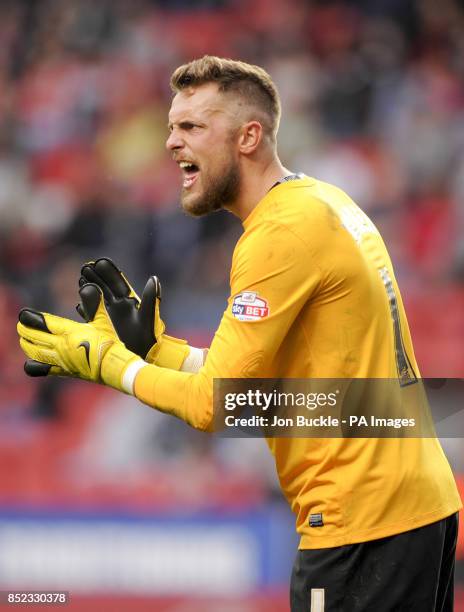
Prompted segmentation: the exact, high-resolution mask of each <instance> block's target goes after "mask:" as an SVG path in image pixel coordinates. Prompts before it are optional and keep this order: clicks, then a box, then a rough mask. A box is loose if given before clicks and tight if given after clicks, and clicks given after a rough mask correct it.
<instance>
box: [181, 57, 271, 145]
mask: <svg viewBox="0 0 464 612" xmlns="http://www.w3.org/2000/svg"><path fill="white" fill-rule="evenodd" d="M206 83H217V84H218V90H219V91H220V92H221V93H229V92H230V93H233V94H235V95H236V96H240V97H241V98H242V99H243V100H245V102H246V103H248V104H249V105H250V106H253V107H254V108H255V111H257V113H258V114H257V117H259V118H260V122H261V123H262V124H263V128H264V130H265V132H267V134H268V135H269V136H270V137H271V139H272V141H273V142H275V139H276V134H277V130H278V128H279V121H280V98H279V93H278V91H277V87H276V86H275V84H274V83H273V81H272V79H271V77H270V76H269V74H268V73H267V72H266V71H265V70H263V68H260V67H259V66H254V65H253V64H247V63H245V62H240V61H235V60H231V59H225V58H222V57H215V56H212V55H205V56H204V57H202V58H200V59H196V60H193V61H192V62H189V63H188V64H183V65H182V66H179V68H177V69H176V70H175V71H174V72H173V74H172V76H171V89H172V91H173V93H178V92H179V91H182V90H183V89H187V88H189V87H196V86H198V85H205V84H206Z"/></svg>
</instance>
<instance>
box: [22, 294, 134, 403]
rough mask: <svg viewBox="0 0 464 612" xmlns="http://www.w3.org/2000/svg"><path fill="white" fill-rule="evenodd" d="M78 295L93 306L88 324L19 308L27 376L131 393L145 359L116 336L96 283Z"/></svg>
mask: <svg viewBox="0 0 464 612" xmlns="http://www.w3.org/2000/svg"><path fill="white" fill-rule="evenodd" d="M80 294H81V298H82V299H84V300H86V302H87V303H89V304H93V305H94V310H95V316H94V318H93V320H92V321H91V322H88V323H76V322H75V321H71V320H70V319H65V318H62V317H57V316H55V315H51V314H47V313H42V312H39V311H37V310H33V309H31V308H23V309H22V310H21V312H20V313H19V323H18V327H17V329H18V334H19V337H20V340H19V342H20V345H21V348H22V349H23V351H24V352H25V353H26V355H27V357H28V360H27V361H26V363H25V365H24V369H25V372H26V374H28V375H29V376H48V375H52V376H72V377H74V378H81V379H83V380H90V381H93V382H99V383H103V384H105V385H108V386H110V387H113V388H115V389H118V390H119V391H124V392H125V393H133V383H134V380H135V376H136V374H137V372H138V371H139V370H140V369H141V368H142V367H144V366H145V365H146V362H145V361H143V360H142V359H140V357H138V356H137V355H135V354H134V353H132V352H131V351H129V350H128V349H127V348H126V347H125V346H124V344H123V343H122V342H121V341H120V340H119V339H118V336H117V334H116V332H115V331H114V328H113V325H112V323H111V320H110V318H109V316H108V313H107V312H106V308H105V305H104V301H103V295H102V293H101V291H100V289H99V287H97V286H96V285H92V284H88V285H86V286H85V287H83V288H82V289H81V291H80Z"/></svg>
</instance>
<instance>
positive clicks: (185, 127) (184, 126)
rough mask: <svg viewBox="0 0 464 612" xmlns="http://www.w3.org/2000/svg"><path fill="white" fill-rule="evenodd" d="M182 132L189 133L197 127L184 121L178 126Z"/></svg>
mask: <svg viewBox="0 0 464 612" xmlns="http://www.w3.org/2000/svg"><path fill="white" fill-rule="evenodd" d="M179 127H180V128H181V129H182V130H185V131H189V130H193V128H195V127H198V126H196V125H195V124H194V123H190V121H185V122H183V123H181V124H180V126H179Z"/></svg>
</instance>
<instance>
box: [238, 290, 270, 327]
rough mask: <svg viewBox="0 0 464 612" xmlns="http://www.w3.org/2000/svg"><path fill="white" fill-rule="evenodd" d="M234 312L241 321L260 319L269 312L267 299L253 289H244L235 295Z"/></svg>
mask: <svg viewBox="0 0 464 612" xmlns="http://www.w3.org/2000/svg"><path fill="white" fill-rule="evenodd" d="M232 314H233V315H234V317H235V318H236V319H238V320H239V321H259V320H260V319H264V318H265V317H267V315H268V314H269V308H268V305H267V302H266V300H263V299H262V298H260V297H258V294H257V293H254V292H253V291H244V292H243V293H239V294H238V295H236V296H235V297H234V302H233V304H232Z"/></svg>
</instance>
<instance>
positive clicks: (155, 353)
mask: <svg viewBox="0 0 464 612" xmlns="http://www.w3.org/2000/svg"><path fill="white" fill-rule="evenodd" d="M87 283H94V284H95V285H97V286H98V287H100V289H101V290H102V292H103V295H104V298H105V305H106V308H107V311H108V314H109V316H110V318H111V321H112V323H113V325H114V329H115V330H116V333H117V335H118V336H119V338H120V339H121V340H122V341H123V342H124V344H125V345H126V346H127V348H128V349H130V350H131V351H133V352H134V353H136V354H137V355H140V357H142V359H145V361H147V362H148V363H153V364H155V365H158V366H161V367H163V368H170V369H171V370H180V368H181V367H182V364H183V362H184V360H185V358H186V357H187V355H188V354H189V352H190V349H189V346H188V344H187V342H186V341H185V340H180V339H178V338H173V337H172V336H168V335H167V334H165V333H164V330H165V325H164V322H163V320H162V319H161V316H160V312H159V306H160V300H161V285H160V282H159V280H158V278H157V277H156V276H151V277H150V278H149V279H148V281H147V284H146V285H145V289H144V290H143V293H142V299H140V298H139V296H138V295H137V294H136V292H135V291H134V289H133V288H132V287H131V285H130V284H129V282H128V280H127V279H126V277H125V276H124V274H123V273H122V272H121V271H120V270H119V269H118V268H117V267H116V265H115V264H114V263H113V262H112V261H111V259H108V258H107V257H102V258H100V259H97V260H96V261H91V262H89V263H87V264H85V265H84V266H83V267H82V270H81V278H80V279H79V285H80V286H81V287H84V286H85V285H86V284H87ZM77 310H78V312H79V314H80V315H81V316H82V317H83V318H84V319H85V320H86V321H88V320H90V319H92V318H93V312H92V307H91V305H89V304H87V303H86V301H85V299H84V298H83V299H82V301H81V303H80V304H78V306H77Z"/></svg>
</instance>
